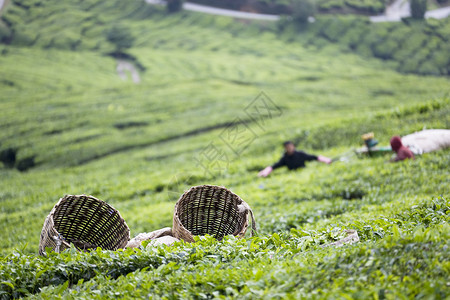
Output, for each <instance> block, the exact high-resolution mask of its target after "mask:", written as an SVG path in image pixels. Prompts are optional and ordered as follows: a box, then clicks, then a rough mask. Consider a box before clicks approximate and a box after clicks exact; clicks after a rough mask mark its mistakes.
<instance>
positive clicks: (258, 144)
mask: <svg viewBox="0 0 450 300" xmlns="http://www.w3.org/2000/svg"><path fill="white" fill-rule="evenodd" d="M14 3H15V5H11V7H10V9H9V10H8V12H7V13H6V14H5V23H7V25H8V26H9V28H11V33H12V36H11V43H12V45H1V46H0V53H1V56H0V65H1V68H0V89H1V91H2V92H1V93H0V128H1V130H0V161H1V162H0V202H1V205H0V224H1V225H2V229H3V230H2V231H1V233H0V251H1V253H2V256H1V257H0V298H1V299H9V298H11V297H22V296H29V297H30V298H43V299H45V298H98V299H105V298H114V299H116V298H118V297H119V298H120V297H122V298H126V297H128V298H149V297H154V298H158V297H160V298H193V297H198V298H224V297H230V298H248V299H255V298H291V299H298V298H301V299H303V298H310V299H317V298H320V299H328V298H329V299H332V298H357V299H370V298H383V297H384V298H393V299H395V298H445V297H447V296H448V291H447V286H446V284H447V281H448V280H447V278H448V277H449V269H448V258H449V256H448V247H449V246H450V245H449V241H450V239H449V237H450V236H449V234H450V228H449V225H448V222H449V215H450V214H449V212H450V209H449V199H450V195H449V190H448V186H449V184H448V178H450V174H449V168H448V165H449V164H450V161H449V159H450V155H449V150H448V149H447V150H444V151H440V152H436V153H428V154H425V155H422V156H418V157H417V158H416V159H415V160H412V161H405V162H401V163H397V164H389V163H386V161H387V160H388V159H389V154H388V155H386V156H380V157H373V158H369V157H361V158H358V157H356V155H354V151H353V149H354V148H356V147H359V146H361V145H362V141H361V138H360V136H361V134H363V133H365V132H369V131H374V132H375V136H376V139H378V140H379V141H380V144H381V145H387V144H388V141H389V138H390V137H391V136H392V135H405V134H409V133H411V132H414V131H418V130H422V129H424V128H450V119H449V117H448V116H449V115H450V111H449V109H450V102H449V101H450V100H449V98H448V79H447V78H443V77H425V76H423V77H422V76H416V75H403V74H399V73H397V72H394V71H392V68H391V64H393V63H392V61H394V60H396V59H398V61H402V62H403V61H404V62H407V61H406V60H405V59H404V58H405V57H410V62H411V64H413V65H414V66H413V67H409V69H410V70H412V69H414V68H418V69H419V70H421V72H433V73H432V74H435V72H436V69H434V68H435V67H436V66H439V68H438V70H439V72H440V74H445V73H443V72H446V71H447V68H448V67H447V66H448V59H449V58H448V55H447V53H448V43H447V42H448V41H447V39H448V35H447V31H448V22H447V21H445V20H443V21H436V20H433V21H431V20H430V21H427V22H425V23H421V24H418V23H416V24H410V25H405V24H384V25H380V26H376V27H372V25H370V24H369V22H368V20H367V19H363V18H355V17H353V18H351V17H342V16H340V17H330V18H323V19H322V18H320V19H319V20H318V21H317V22H316V23H314V24H311V26H308V30H306V31H303V32H302V33H301V34H298V28H296V27H295V26H293V24H292V23H290V22H287V21H286V20H285V23H283V24H282V25H283V26H280V27H279V28H278V29H277V28H276V26H275V25H274V26H272V27H271V25H268V24H266V23H258V22H254V23H251V24H241V23H237V22H235V21H233V20H232V19H230V18H222V17H212V16H205V15H200V14H193V13H185V12H183V13H179V14H173V15H172V14H171V15H168V14H167V13H165V12H164V10H163V8H158V7H153V6H149V5H146V4H145V3H144V2H143V1H135V2H133V3H134V4H133V5H132V4H130V2H128V1H96V0H89V1H86V0H84V1H66V0H64V1H50V0H49V1H37V0H27V1H14ZM349 3H350V2H349ZM367 3H368V2H367ZM353 5H356V4H353ZM6 21H7V22H6ZM113 24H121V25H123V26H124V27H125V28H127V29H128V30H129V31H130V32H131V33H132V35H133V37H135V41H134V43H133V44H132V45H131V47H130V48H128V50H127V53H129V55H130V57H134V58H136V61H139V63H141V65H142V67H143V68H142V69H145V70H146V72H141V74H140V75H141V84H139V85H136V84H133V83H131V82H129V81H122V80H121V79H120V78H119V77H118V76H117V74H116V73H115V67H116V62H115V61H114V59H113V58H111V57H110V56H105V55H103V54H104V53H110V52H111V51H114V47H113V46H112V45H111V44H110V43H109V42H108V40H107V38H106V35H105V30H108V29H110V28H111V27H112V26H113ZM341 25H342V26H341ZM331 27H332V28H331ZM174 28H176V30H173V29H174ZM366 30H367V32H366ZM278 32H280V34H281V35H282V38H281V39H280V38H278V36H277V34H278ZM391 37H395V39H394V38H392V39H391ZM330 40H333V43H335V44H336V45H334V44H333V43H330ZM359 40H362V42H359ZM392 40H395V41H397V42H398V44H397V46H398V47H400V48H401V49H400V50H398V51H396V52H394V53H392V55H391V56H390V57H389V59H392V61H391V62H384V61H380V60H375V59H372V58H370V57H368V58H362V57H360V56H357V55H353V54H350V53H348V52H349V51H348V50H345V49H344V48H345V47H344V46H348V47H350V48H351V49H355V50H357V51H360V52H367V53H370V55H372V51H373V53H376V55H377V56H389V55H388V54H389V49H393V48H394V46H393V45H392V42H390V41H392ZM403 44H406V45H407V47H403V46H402V45H403ZM343 49H344V50H343ZM445 51H447V52H445ZM345 52H347V53H345ZM394 67H395V66H394ZM261 91H264V92H265V94H266V95H267V96H268V97H270V99H271V101H273V103H275V104H276V105H277V106H278V107H279V108H280V109H281V115H280V116H278V115H277V116H273V118H272V117H268V116H266V117H265V118H263V117H261V116H260V115H257V116H256V118H255V115H254V114H253V115H251V114H248V112H249V111H251V110H250V109H251V108H254V107H252V106H251V103H253V102H252V101H253V100H254V99H255V98H256V97H257V96H258V95H259V94H260V92H261ZM262 107H263V106H261V107H260V106H258V107H257V108H258V109H259V110H260V109H261V108H262ZM252 117H253V118H252ZM238 122H241V123H238ZM236 124H244V125H245V128H246V130H245V134H246V135H244V136H241V137H242V138H243V139H242V140H240V141H249V140H250V141H251V142H250V143H249V144H247V145H246V147H245V148H242V149H241V148H234V150H232V149H230V143H231V142H232V141H230V140H227V139H226V137H227V135H226V134H225V133H229V132H228V131H226V130H227V128H229V127H230V125H236ZM249 137H250V139H247V138H249ZM287 139H293V140H295V141H296V142H297V143H298V147H299V148H300V149H304V150H305V151H307V152H311V153H315V154H322V155H326V156H329V157H336V158H344V159H341V160H339V159H338V160H337V161H336V162H334V163H333V164H331V165H325V164H320V163H318V162H311V163H309V165H308V166H307V167H306V168H305V169H303V170H299V171H297V172H289V171H287V170H282V169H280V170H276V171H275V172H273V173H272V174H271V175H270V177H268V178H258V177H257V176H256V174H257V171H258V170H260V169H262V168H263V167H265V166H266V165H269V164H271V163H273V162H274V161H275V160H276V159H278V158H279V155H280V154H281V151H282V147H281V143H282V142H283V141H284V140H287ZM208 145H214V146H216V147H217V148H218V149H220V150H222V151H223V152H224V153H225V154H226V155H227V158H228V159H229V160H228V161H227V165H226V168H225V170H217V169H216V168H215V167H216V165H209V166H207V168H206V169H204V168H202V167H201V166H200V165H199V162H200V163H209V162H208V161H207V160H206V158H207V157H208V154H210V152H207V151H206V149H209V150H210V148H207V147H208ZM238 151H240V152H238ZM236 152H238V153H239V155H237V154H236ZM213 163H214V162H213ZM21 171H22V172H21ZM199 184H216V185H223V186H226V187H228V188H230V189H232V190H233V191H234V192H235V193H237V194H238V195H240V196H241V197H242V198H243V199H244V200H245V201H246V202H248V203H249V204H250V206H251V207H252V209H253V211H254V213H255V216H256V220H257V223H258V231H259V235H258V236H256V237H252V238H250V237H247V238H246V239H240V240H238V239H235V238H233V237H227V238H225V239H224V241H221V242H218V241H216V240H214V239H213V238H211V237H208V236H207V237H202V238H198V239H197V241H196V243H193V244H185V243H182V242H179V243H177V244H175V245H173V246H171V247H167V246H155V245H153V244H151V243H149V244H147V245H143V246H142V248H140V249H135V250H132V249H128V250H119V251H103V250H101V249H96V250H94V251H92V252H90V253H78V252H75V250H71V251H66V252H64V253H61V254H56V253H52V252H48V253H47V257H39V256H37V255H36V253H37V246H38V243H39V234H40V231H41V228H42V224H43V221H44V219H45V217H46V216H47V215H48V213H49V212H50V210H51V208H52V207H53V205H54V204H55V203H56V202H57V200H58V199H59V197H61V196H63V195H64V194H81V193H86V194H91V195H94V196H96V197H98V198H100V199H102V200H105V201H107V202H108V203H110V204H111V205H113V206H114V207H115V208H116V209H118V210H119V211H120V212H121V215H122V216H123V217H124V219H125V220H126V222H127V224H128V225H129V226H130V229H131V235H132V236H134V235H136V234H138V233H139V232H149V231H152V230H156V229H159V228H162V227H165V226H171V224H172V214H173V208H174V204H175V202H176V200H177V199H178V197H179V196H180V195H181V194H182V193H183V191H184V190H185V189H187V188H189V187H190V186H192V185H199ZM349 229H353V230H357V232H358V235H359V238H360V241H359V242H358V243H355V244H353V245H345V246H343V247H326V248H324V245H326V244H328V243H332V242H335V241H338V240H340V239H341V238H344V237H345V236H346V231H345V230H349Z"/></svg>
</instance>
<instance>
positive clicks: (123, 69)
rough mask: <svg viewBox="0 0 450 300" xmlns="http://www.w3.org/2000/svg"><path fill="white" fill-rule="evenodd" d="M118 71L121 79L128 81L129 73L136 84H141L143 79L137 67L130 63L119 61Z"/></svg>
mask: <svg viewBox="0 0 450 300" xmlns="http://www.w3.org/2000/svg"><path fill="white" fill-rule="evenodd" d="M116 70H117V74H118V75H119V77H120V78H122V79H123V80H127V79H128V74H127V72H129V73H130V75H131V79H132V80H133V82H134V83H136V84H138V83H140V82H141V77H140V76H139V72H138V71H137V69H136V67H135V66H134V65H133V64H132V63H130V62H128V61H125V60H120V59H118V60H117V67H116Z"/></svg>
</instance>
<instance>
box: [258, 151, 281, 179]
mask: <svg viewBox="0 0 450 300" xmlns="http://www.w3.org/2000/svg"><path fill="white" fill-rule="evenodd" d="M285 164H286V162H285V161H284V156H283V157H282V158H281V159H280V160H279V161H278V162H277V163H275V164H274V165H273V166H268V167H266V168H265V169H264V170H261V171H260V172H259V173H258V176H259V177H267V176H269V174H270V173H272V171H273V170H275V169H276V168H279V167H281V166H284V165H285Z"/></svg>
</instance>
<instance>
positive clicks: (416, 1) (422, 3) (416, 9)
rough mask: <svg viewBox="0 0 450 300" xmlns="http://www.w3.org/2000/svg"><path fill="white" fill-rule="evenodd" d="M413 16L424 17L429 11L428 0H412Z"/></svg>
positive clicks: (415, 17) (416, 17)
mask: <svg viewBox="0 0 450 300" xmlns="http://www.w3.org/2000/svg"><path fill="white" fill-rule="evenodd" d="M409 5H410V8H411V16H412V17H413V18H414V19H423V18H424V16H425V13H426V11H427V0H411V1H410V3H409Z"/></svg>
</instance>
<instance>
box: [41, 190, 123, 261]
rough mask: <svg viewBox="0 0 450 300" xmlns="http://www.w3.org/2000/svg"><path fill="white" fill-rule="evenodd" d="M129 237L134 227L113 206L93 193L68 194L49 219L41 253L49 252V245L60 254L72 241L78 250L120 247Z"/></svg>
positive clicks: (42, 236)
mask: <svg viewBox="0 0 450 300" xmlns="http://www.w3.org/2000/svg"><path fill="white" fill-rule="evenodd" d="M129 239H130V229H129V228H128V226H127V224H126V222H125V221H124V219H123V218H122V217H121V216H120V213H119V212H118V211H117V210H116V209H114V208H113V207H112V206H111V205H109V204H107V203H106V202H104V201H102V200H99V199H97V198H95V197H92V196H86V195H66V196H64V197H63V198H61V199H59V201H58V203H56V205H55V206H54V207H53V209H52V210H51V212H50V214H49V215H48V216H47V218H46V219H45V222H44V226H43V228H42V231H41V238H40V241H39V254H40V255H45V248H46V247H50V248H52V249H53V250H54V251H55V252H58V253H59V252H61V251H63V250H65V249H68V248H70V247H71V243H72V244H73V245H74V246H75V247H76V249H77V250H87V249H95V248H97V247H101V248H102V249H105V250H117V249H119V248H124V247H125V246H126V244H127V242H128V240H129Z"/></svg>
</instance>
